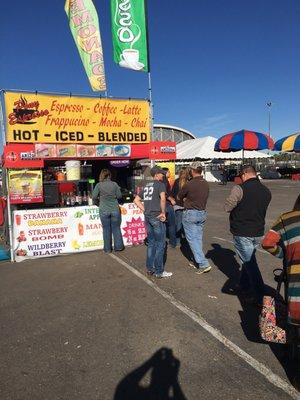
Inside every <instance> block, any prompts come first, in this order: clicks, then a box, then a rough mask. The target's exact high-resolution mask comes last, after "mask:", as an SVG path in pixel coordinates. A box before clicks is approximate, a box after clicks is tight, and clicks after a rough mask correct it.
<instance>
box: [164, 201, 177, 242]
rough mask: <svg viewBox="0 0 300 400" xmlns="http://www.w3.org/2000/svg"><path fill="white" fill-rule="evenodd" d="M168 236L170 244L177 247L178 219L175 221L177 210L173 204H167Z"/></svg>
mask: <svg viewBox="0 0 300 400" xmlns="http://www.w3.org/2000/svg"><path fill="white" fill-rule="evenodd" d="M166 213H167V236H168V238H169V243H170V246H172V247H176V245H177V240H176V221H175V211H174V208H173V206H172V205H171V204H167V207H166Z"/></svg>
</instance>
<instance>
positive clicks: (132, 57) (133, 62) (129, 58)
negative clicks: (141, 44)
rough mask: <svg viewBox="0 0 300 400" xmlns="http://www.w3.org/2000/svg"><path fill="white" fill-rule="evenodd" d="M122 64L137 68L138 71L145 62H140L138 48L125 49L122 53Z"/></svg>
mask: <svg viewBox="0 0 300 400" xmlns="http://www.w3.org/2000/svg"><path fill="white" fill-rule="evenodd" d="M120 57H121V61H120V63H119V64H120V66H121V67H125V68H131V69H135V70H137V71H139V70H141V69H143V68H144V64H143V63H141V62H139V51H138V50H136V49H124V50H123V52H122V54H121V55H120Z"/></svg>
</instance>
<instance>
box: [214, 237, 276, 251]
mask: <svg viewBox="0 0 300 400" xmlns="http://www.w3.org/2000/svg"><path fill="white" fill-rule="evenodd" d="M213 239H217V240H220V241H221V242H227V243H231V244H233V245H234V243H233V241H232V240H228V239H223V238H220V237H218V236H213ZM256 251H259V252H260V253H264V254H269V253H268V252H267V251H265V250H262V249H256Z"/></svg>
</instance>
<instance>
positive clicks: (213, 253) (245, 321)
mask: <svg viewBox="0 0 300 400" xmlns="http://www.w3.org/2000/svg"><path fill="white" fill-rule="evenodd" d="M211 246H212V249H211V250H209V251H208V252H207V254H206V257H207V258H209V259H211V260H212V262H213V263H214V264H215V266H216V267H217V268H218V269H219V270H220V271H221V272H223V274H224V275H226V276H227V278H228V279H227V281H226V282H225V284H224V285H223V287H222V292H223V293H227V294H230V295H235V296H237V297H238V299H239V301H240V304H241V306H242V310H241V311H239V315H240V318H241V327H242V329H243V332H244V334H245V336H246V338H247V339H248V340H249V341H251V342H256V343H263V341H262V339H261V337H260V334H259V331H258V318H259V314H260V309H259V308H258V307H255V306H253V305H252V304H249V303H247V299H246V297H245V296H244V295H243V294H242V293H240V292H239V291H237V289H236V286H237V284H238V282H239V277H240V265H239V263H238V262H237V261H236V258H235V255H236V253H235V252H234V251H233V250H231V249H227V248H224V247H222V246H221V245H219V244H217V243H212V245H211ZM267 289H268V292H269V291H272V288H270V287H267Z"/></svg>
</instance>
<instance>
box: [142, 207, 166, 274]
mask: <svg viewBox="0 0 300 400" xmlns="http://www.w3.org/2000/svg"><path fill="white" fill-rule="evenodd" d="M145 225H146V231H147V240H148V246H147V260H146V267H147V270H148V271H150V272H155V273H156V274H158V275H160V274H161V273H163V271H164V251H165V245H166V224H165V223H164V222H161V221H160V220H159V219H157V218H156V217H152V216H149V215H145Z"/></svg>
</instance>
